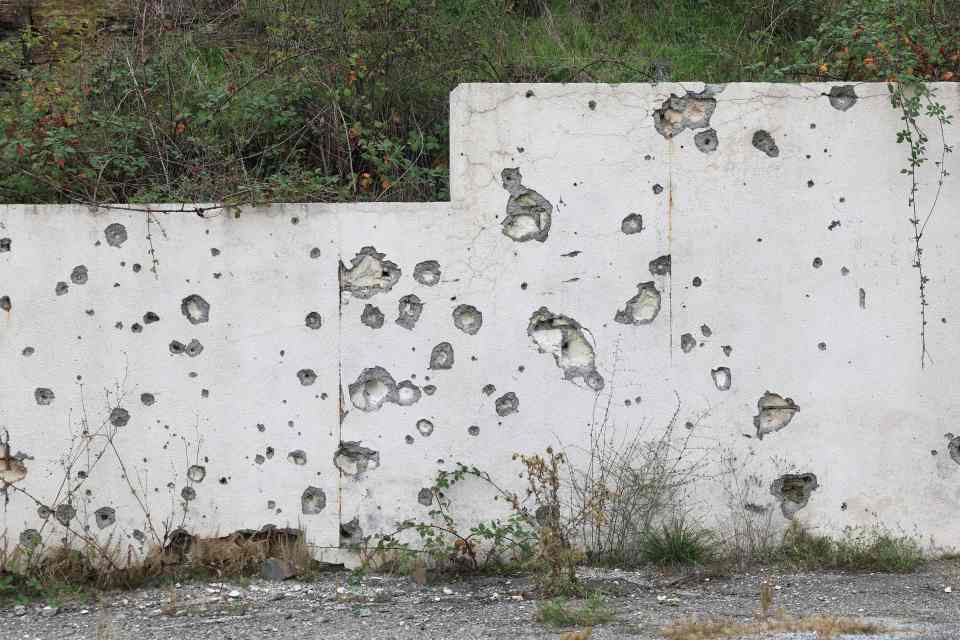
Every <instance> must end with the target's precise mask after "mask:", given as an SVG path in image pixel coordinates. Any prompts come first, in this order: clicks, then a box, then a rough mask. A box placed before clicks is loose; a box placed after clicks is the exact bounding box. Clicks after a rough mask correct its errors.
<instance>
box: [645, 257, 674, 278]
mask: <svg viewBox="0 0 960 640" xmlns="http://www.w3.org/2000/svg"><path fill="white" fill-rule="evenodd" d="M647 266H648V268H649V269H650V275H652V276H666V275H670V255H669V254H667V255H665V256H660V257H658V258H654V259H653V260H651V261H650V264H649V265H647Z"/></svg>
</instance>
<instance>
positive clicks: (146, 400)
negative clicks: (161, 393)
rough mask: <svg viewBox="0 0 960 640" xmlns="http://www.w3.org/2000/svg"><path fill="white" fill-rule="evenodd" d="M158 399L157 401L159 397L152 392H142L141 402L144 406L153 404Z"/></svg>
mask: <svg viewBox="0 0 960 640" xmlns="http://www.w3.org/2000/svg"><path fill="white" fill-rule="evenodd" d="M156 401H157V398H156V397H155V396H154V395H153V394H152V393H141V394H140V402H141V403H142V404H143V406H145V407H149V406H150V405H152V404H153V403H154V402H156Z"/></svg>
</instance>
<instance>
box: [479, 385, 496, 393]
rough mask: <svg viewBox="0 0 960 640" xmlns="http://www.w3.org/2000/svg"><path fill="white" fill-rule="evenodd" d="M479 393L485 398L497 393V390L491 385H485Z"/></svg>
mask: <svg viewBox="0 0 960 640" xmlns="http://www.w3.org/2000/svg"><path fill="white" fill-rule="evenodd" d="M481 391H482V392H483V395H485V396H492V395H493V394H494V393H496V392H497V388H496V387H495V386H494V385H492V384H485V385H483V389H481Z"/></svg>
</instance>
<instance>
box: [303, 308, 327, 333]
mask: <svg viewBox="0 0 960 640" xmlns="http://www.w3.org/2000/svg"><path fill="white" fill-rule="evenodd" d="M303 324H305V325H306V326H307V328H308V329H319V328H320V325H322V324H323V318H321V317H320V314H319V313H317V312H316V311H311V312H310V313H308V314H307V317H306V318H304V319H303Z"/></svg>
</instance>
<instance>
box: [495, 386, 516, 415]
mask: <svg viewBox="0 0 960 640" xmlns="http://www.w3.org/2000/svg"><path fill="white" fill-rule="evenodd" d="M494 408H495V409H496V411H497V415H498V416H500V417H501V418H502V417H503V416H508V415H510V414H511V413H517V412H518V411H519V410H520V398H518V397H517V394H515V393H514V392H513V391H508V392H507V393H505V394H503V395H502V396H500V397H499V398H497V399H496V401H495V402H494Z"/></svg>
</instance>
